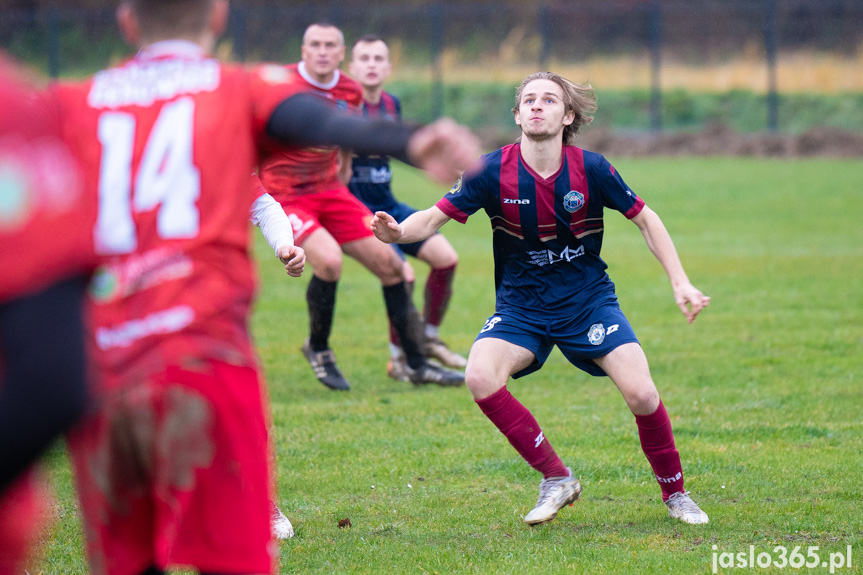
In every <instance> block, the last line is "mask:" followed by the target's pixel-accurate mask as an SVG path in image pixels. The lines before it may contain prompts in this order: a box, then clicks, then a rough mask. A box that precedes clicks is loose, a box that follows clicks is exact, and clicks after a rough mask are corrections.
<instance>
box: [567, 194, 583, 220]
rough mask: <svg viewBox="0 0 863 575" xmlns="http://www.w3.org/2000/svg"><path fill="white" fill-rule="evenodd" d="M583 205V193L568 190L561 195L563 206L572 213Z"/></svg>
mask: <svg viewBox="0 0 863 575" xmlns="http://www.w3.org/2000/svg"><path fill="white" fill-rule="evenodd" d="M583 205H584V194H581V193H579V192H576V191H575V190H570V191H569V193H568V194H566V195H565V196H563V207H564V208H566V211H567V212H569V213H571V214H574V213H575V212H577V211H578V210H580V209H581V207H582V206H583Z"/></svg>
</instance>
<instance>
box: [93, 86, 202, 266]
mask: <svg viewBox="0 0 863 575" xmlns="http://www.w3.org/2000/svg"><path fill="white" fill-rule="evenodd" d="M194 116H195V102H194V100H192V99H191V98H180V99H179V100H176V101H174V102H170V103H168V104H165V105H164V106H163V107H162V110H161V111H160V112H159V117H158V118H157V119H156V122H155V124H154V125H153V129H152V130H151V131H150V134H149V136H148V137H147V142H146V144H145V145H144V153H143V155H142V157H141V162H140V165H139V166H138V171H137V174H135V175H134V178H133V174H132V159H133V155H134V148H135V129H136V127H137V126H136V121H135V116H133V115H132V114H127V113H125V112H105V113H104V114H102V115H101V116H100V117H99V143H100V144H101V145H102V160H101V165H100V169H99V215H98V219H97V220H96V230H95V242H96V251H97V252H98V253H100V254H106V255H107V254H126V253H130V252H132V251H134V250H135V249H136V248H137V246H138V236H137V230H136V228H135V221H134V219H133V214H135V213H139V212H146V211H149V210H153V209H155V208H156V207H158V208H159V212H158V215H157V216H156V222H157V223H156V225H157V230H158V233H159V237H161V238H164V239H188V238H193V237H195V236H196V235H197V234H198V230H199V227H200V214H199V212H198V208H197V206H196V205H195V202H196V201H197V200H198V198H199V197H200V195H201V172H200V170H199V169H198V168H197V166H195V165H194V163H193V156H192V149H193V137H192V135H193V133H194Z"/></svg>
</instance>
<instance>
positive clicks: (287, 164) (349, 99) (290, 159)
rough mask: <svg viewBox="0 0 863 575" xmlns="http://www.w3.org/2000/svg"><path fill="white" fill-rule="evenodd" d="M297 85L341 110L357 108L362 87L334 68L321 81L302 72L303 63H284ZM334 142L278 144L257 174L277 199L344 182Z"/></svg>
mask: <svg viewBox="0 0 863 575" xmlns="http://www.w3.org/2000/svg"><path fill="white" fill-rule="evenodd" d="M285 71H286V72H287V74H289V75H290V77H291V82H292V83H293V84H294V85H295V86H297V88H298V89H300V90H303V91H305V92H312V93H314V94H317V95H319V96H323V97H324V98H326V99H328V100H331V101H332V102H333V103H334V104H335V105H336V106H337V107H338V108H340V109H343V110H357V111H358V110H359V109H360V105H361V104H362V102H363V91H362V88H361V87H360V85H359V84H358V83H357V82H356V81H355V80H352V79H351V78H349V77H348V76H346V75H345V74H343V73H341V71H339V70H336V71H335V76H334V77H333V80H332V81H331V82H330V83H329V84H326V85H321V84H318V83H317V82H315V81H314V80H312V78H311V77H310V76H309V75H308V73H306V72H305V67H304V66H303V63H302V62H300V63H299V64H291V65H289V66H285ZM338 150H339V149H338V147H335V146H320V147H314V148H309V147H305V148H304V147H299V146H291V147H281V148H279V149H277V151H275V152H274V153H273V154H272V155H270V156H269V157H267V158H266V159H265V160H264V161H263V162H261V165H260V168H259V170H258V175H259V176H260V178H261V182H262V183H263V185H264V187H265V188H266V190H267V191H268V192H269V193H270V195H272V196H273V197H274V198H275V199H276V200H277V201H278V202H280V203H282V202H283V201H284V200H285V199H286V198H290V197H292V196H295V195H299V194H310V193H313V192H324V191H329V190H333V189H336V188H342V187H344V186H345V184H344V182H342V181H341V180H340V179H339V176H338V173H339V157H338V155H339V152H338Z"/></svg>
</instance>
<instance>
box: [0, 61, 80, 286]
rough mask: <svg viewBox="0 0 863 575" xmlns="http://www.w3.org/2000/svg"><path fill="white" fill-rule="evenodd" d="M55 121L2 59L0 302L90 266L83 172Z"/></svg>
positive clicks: (46, 105)
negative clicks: (83, 202)
mask: <svg viewBox="0 0 863 575" xmlns="http://www.w3.org/2000/svg"><path fill="white" fill-rule="evenodd" d="M55 120H56V118H54V116H53V109H52V106H51V105H50V99H49V98H48V97H47V96H46V95H45V94H36V92H35V91H34V89H33V88H32V87H31V86H29V85H27V83H25V82H24V81H23V80H22V79H21V75H20V71H18V70H17V69H16V68H15V67H14V65H13V64H12V63H11V62H9V61H7V60H5V59H4V58H2V56H0V265H2V272H0V301H6V300H8V299H10V298H14V297H18V296H21V295H24V294H26V293H30V292H34V291H38V290H40V289H42V288H45V287H47V286H48V285H50V284H52V283H54V282H55V281H58V280H60V279H63V278H66V277H70V276H73V275H76V274H79V273H83V272H84V271H86V270H87V269H88V268H91V267H93V266H94V261H93V260H94V257H93V249H92V242H91V240H90V228H89V219H90V214H88V212H87V210H86V209H85V206H84V205H83V204H82V196H81V175H80V172H79V171H78V167H77V164H76V163H75V161H74V158H73V157H72V154H71V153H70V152H69V150H68V148H67V147H66V146H65V145H64V144H63V143H62V141H61V139H60V129H59V126H58V125H57V123H56V121H55Z"/></svg>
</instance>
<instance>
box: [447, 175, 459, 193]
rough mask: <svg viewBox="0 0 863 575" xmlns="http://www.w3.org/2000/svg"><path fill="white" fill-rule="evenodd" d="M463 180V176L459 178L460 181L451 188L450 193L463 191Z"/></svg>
mask: <svg viewBox="0 0 863 575" xmlns="http://www.w3.org/2000/svg"><path fill="white" fill-rule="evenodd" d="M461 181H462V178H459V179H458V181H457V182H456V183H454V184H453V185H452V188H450V190H449V193H451V194H457V193H459V192H460V191H461Z"/></svg>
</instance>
